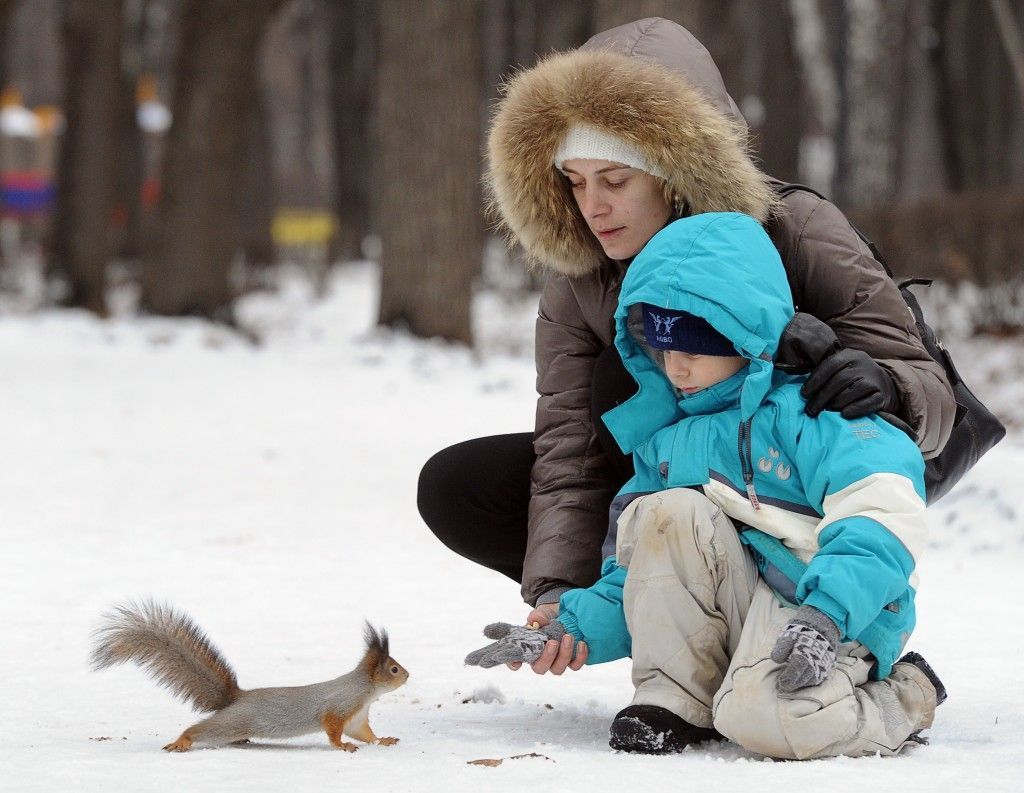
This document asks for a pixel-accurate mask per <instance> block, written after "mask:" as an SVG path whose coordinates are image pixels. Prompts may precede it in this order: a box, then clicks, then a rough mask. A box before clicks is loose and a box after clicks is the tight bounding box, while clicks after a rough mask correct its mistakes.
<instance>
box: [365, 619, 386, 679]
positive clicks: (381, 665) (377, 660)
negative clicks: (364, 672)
mask: <svg viewBox="0 0 1024 793" xmlns="http://www.w3.org/2000/svg"><path fill="white" fill-rule="evenodd" d="M363 638H364V639H365V640H366V659H367V661H368V662H369V665H370V666H371V667H376V668H378V669H380V670H381V671H383V670H384V669H386V668H387V665H388V656H389V655H390V651H389V649H388V645H389V641H388V632H387V631H386V630H384V629H383V628H382V629H381V630H379V631H378V630H376V629H375V628H374V627H373V626H372V625H371V624H370V623H369V621H367V622H366V624H365V626H364V628H363Z"/></svg>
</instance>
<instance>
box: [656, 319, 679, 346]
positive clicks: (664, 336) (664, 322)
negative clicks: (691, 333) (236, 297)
mask: <svg viewBox="0 0 1024 793" xmlns="http://www.w3.org/2000/svg"><path fill="white" fill-rule="evenodd" d="M651 319H652V320H654V333H655V336H654V338H656V339H657V340H658V341H660V342H662V343H664V344H671V343H672V326H673V325H675V324H676V323H677V322H678V321H679V320H680V319H681V317H659V316H658V315H657V314H655V313H653V312H651Z"/></svg>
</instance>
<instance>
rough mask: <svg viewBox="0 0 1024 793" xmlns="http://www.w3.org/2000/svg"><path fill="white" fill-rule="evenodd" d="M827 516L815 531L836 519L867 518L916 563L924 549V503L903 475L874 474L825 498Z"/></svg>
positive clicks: (818, 531)
mask: <svg viewBox="0 0 1024 793" xmlns="http://www.w3.org/2000/svg"><path fill="white" fill-rule="evenodd" d="M822 506H823V507H824V508H825V517H823V518H822V519H821V522H820V523H818V526H817V528H816V529H815V533H816V534H818V535H820V534H821V532H822V531H823V530H824V529H825V528H826V527H827V526H830V525H831V524H833V523H835V522H836V521H837V520H843V519H844V518H851V517H864V518H870V519H871V520H874V521H877V522H878V523H881V524H882V525H883V526H885V528H886V529H888V530H889V531H890V532H891V533H892V534H893V535H894V536H895V537H896V538H897V539H898V540H899V541H900V542H902V543H903V545H904V547H906V549H907V551H908V552H909V553H910V555H911V556H912V557H913V558H914V563H915V564H916V563H917V561H918V559H920V558H921V554H922V553H923V551H924V545H925V540H926V538H927V527H926V525H925V520H924V510H925V502H924V499H922V498H921V496H919V495H918V494H917V491H916V490H915V489H914V483H913V482H911V481H910V480H909V479H908V478H907V477H905V476H901V475H900V474H891V473H880V474H871V475H870V476H866V477H864V478H863V479H861V480H859V481H857V482H854V483H853V484H852V485H849V486H848V487H845V488H843V489H842V490H840V491H838V492H837V493H832V494H831V495H829V496H826V497H825V500H824V502H823V503H822Z"/></svg>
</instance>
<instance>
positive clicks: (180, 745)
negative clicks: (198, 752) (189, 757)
mask: <svg viewBox="0 0 1024 793" xmlns="http://www.w3.org/2000/svg"><path fill="white" fill-rule="evenodd" d="M191 748H192V741H191V739H189V738H186V737H185V736H184V735H182V736H181V737H180V738H178V740H176V741H172V742H171V743H169V744H167V746H165V747H164V751H165V752H187V751H188V750H189V749H191Z"/></svg>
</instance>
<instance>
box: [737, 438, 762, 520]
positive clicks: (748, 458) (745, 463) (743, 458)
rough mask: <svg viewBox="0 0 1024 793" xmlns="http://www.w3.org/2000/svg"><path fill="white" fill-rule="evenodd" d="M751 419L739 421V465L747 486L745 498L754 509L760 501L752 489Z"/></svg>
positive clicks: (757, 507) (758, 506)
mask: <svg viewBox="0 0 1024 793" xmlns="http://www.w3.org/2000/svg"><path fill="white" fill-rule="evenodd" d="M752 423H753V419H747V420H746V421H741V422H740V466H741V467H742V469H743V484H744V485H746V487H747V500H749V501H750V506H752V507H753V508H754V509H755V510H760V509H761V502H760V501H759V500H758V498H757V491H756V490H754V460H753V456H752V454H751V451H750V444H751V440H750V436H751V435H752V433H751V430H750V427H751V424H752Z"/></svg>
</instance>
